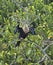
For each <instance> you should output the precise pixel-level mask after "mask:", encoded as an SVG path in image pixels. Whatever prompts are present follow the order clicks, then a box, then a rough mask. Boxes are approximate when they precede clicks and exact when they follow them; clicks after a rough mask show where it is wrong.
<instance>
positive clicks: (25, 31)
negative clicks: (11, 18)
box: [14, 23, 35, 46]
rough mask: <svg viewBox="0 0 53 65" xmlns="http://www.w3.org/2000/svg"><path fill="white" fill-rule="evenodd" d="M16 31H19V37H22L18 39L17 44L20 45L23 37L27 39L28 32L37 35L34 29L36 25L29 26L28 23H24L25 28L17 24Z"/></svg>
mask: <svg viewBox="0 0 53 65" xmlns="http://www.w3.org/2000/svg"><path fill="white" fill-rule="evenodd" d="M33 24H34V23H33ZM33 24H32V25H33ZM34 26H35V25H34ZM16 32H18V33H19V39H20V41H18V42H17V44H16V45H15V46H19V45H20V42H21V39H25V38H26V37H27V36H28V33H31V34H32V35H35V29H34V27H33V26H31V27H28V26H27V25H24V27H23V28H21V27H19V25H17V26H16V29H15V30H14V33H15V34H16Z"/></svg>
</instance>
